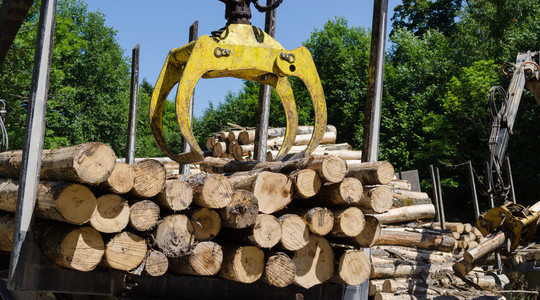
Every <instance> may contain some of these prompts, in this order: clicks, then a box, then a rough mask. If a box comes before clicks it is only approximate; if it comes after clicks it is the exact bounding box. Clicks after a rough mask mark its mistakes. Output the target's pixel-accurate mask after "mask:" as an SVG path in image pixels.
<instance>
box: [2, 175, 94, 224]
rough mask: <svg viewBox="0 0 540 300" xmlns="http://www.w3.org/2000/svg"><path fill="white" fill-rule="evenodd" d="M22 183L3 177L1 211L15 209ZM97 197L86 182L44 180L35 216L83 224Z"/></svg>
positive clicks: (89, 215) (13, 210)
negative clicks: (84, 183) (82, 183)
mask: <svg viewBox="0 0 540 300" xmlns="http://www.w3.org/2000/svg"><path fill="white" fill-rule="evenodd" d="M18 190H19V182H18V181H15V180H14V181H11V180H9V179H0V210H4V211H8V212H15V210H16V208H17V193H18ZM96 206H97V201H96V197H95V196H94V194H93V193H92V191H90V189H89V188H88V187H86V186H84V185H81V184H77V183H70V182H63V181H59V182H56V181H41V182H40V183H39V185H38V195H37V202H36V208H35V209H36V215H37V216H38V217H40V218H44V219H51V220H58V221H62V222H67V223H71V224H75V225H82V224H84V223H86V222H88V221H89V220H90V218H91V217H92V214H93V213H94V210H95V209H96Z"/></svg>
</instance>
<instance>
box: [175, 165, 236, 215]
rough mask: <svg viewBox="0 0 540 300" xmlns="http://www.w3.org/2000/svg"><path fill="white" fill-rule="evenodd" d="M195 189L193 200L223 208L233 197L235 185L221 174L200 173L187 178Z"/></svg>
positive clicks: (204, 205)
mask: <svg viewBox="0 0 540 300" xmlns="http://www.w3.org/2000/svg"><path fill="white" fill-rule="evenodd" d="M185 181H186V182H187V183H188V184H189V185H191V188H192V189H193V202H194V203H195V204H197V205H199V206H202V207H207V208H223V207H225V206H227V205H228V204H229V203H230V202H231V199H232V195H233V192H234V190H233V186H232V184H231V182H230V181H229V179H227V177H225V176H223V175H221V174H204V173H201V174H198V175H195V176H191V177H189V178H186V180H185Z"/></svg>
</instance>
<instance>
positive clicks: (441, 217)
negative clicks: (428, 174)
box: [435, 168, 446, 230]
mask: <svg viewBox="0 0 540 300" xmlns="http://www.w3.org/2000/svg"><path fill="white" fill-rule="evenodd" d="M435 172H436V173H437V174H436V176H437V194H438V195H437V196H438V197H437V198H439V222H440V224H441V229H442V230H445V229H446V220H445V218H444V203H443V198H442V189H441V176H440V175H439V168H435Z"/></svg>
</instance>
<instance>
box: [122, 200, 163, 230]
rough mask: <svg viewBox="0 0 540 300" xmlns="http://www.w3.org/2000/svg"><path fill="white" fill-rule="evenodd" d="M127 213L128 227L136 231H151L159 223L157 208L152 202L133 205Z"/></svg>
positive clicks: (143, 201) (139, 202)
mask: <svg viewBox="0 0 540 300" xmlns="http://www.w3.org/2000/svg"><path fill="white" fill-rule="evenodd" d="M129 211H130V214H129V226H130V227H131V228H133V229H135V230H137V231H148V230H151V229H152V228H154V227H155V226H156V225H157V223H158V221H159V212H160V211H159V206H158V205H157V204H156V203H154V202H153V201H150V200H142V201H138V202H136V203H133V204H132V205H131V207H130V208H129Z"/></svg>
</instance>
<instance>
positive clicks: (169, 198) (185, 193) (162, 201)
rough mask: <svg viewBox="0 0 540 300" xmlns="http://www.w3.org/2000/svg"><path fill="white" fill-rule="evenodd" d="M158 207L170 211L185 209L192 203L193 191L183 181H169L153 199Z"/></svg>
mask: <svg viewBox="0 0 540 300" xmlns="http://www.w3.org/2000/svg"><path fill="white" fill-rule="evenodd" d="M153 200H154V202H156V203H157V204H158V205H159V206H161V207H163V208H166V209H169V210H172V211H175V212H176V211H181V210H184V209H187V208H188V207H189V205H191V202H192V201H193V189H192V188H191V186H190V185H189V184H188V183H186V182H185V181H183V180H180V179H171V180H167V181H166V182H165V188H164V189H163V190H162V191H161V192H159V193H158V194H157V195H156V196H155V197H154V198H153Z"/></svg>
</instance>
